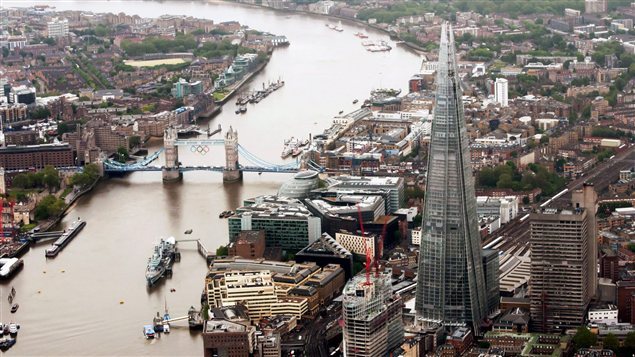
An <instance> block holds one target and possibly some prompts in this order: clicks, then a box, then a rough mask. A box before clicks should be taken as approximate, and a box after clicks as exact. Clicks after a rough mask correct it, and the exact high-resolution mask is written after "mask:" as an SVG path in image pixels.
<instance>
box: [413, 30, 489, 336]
mask: <svg viewBox="0 0 635 357" xmlns="http://www.w3.org/2000/svg"><path fill="white" fill-rule="evenodd" d="M436 85H437V88H436V101H435V108H434V119H433V120H434V121H433V122H432V134H431V138H430V147H429V150H428V176H427V183H426V195H425V208H424V213H423V226H422V236H421V249H420V255H419V273H418V276H417V296H416V305H415V309H416V311H417V317H418V318H419V319H422V320H423V321H424V322H428V323H438V324H443V325H445V326H458V325H463V324H468V325H472V326H473V328H474V330H475V331H474V332H475V333H476V334H479V324H480V322H481V321H482V320H483V318H484V317H485V316H486V309H487V307H486V300H485V299H486V294H485V291H486V287H485V281H484V276H483V267H482V262H481V259H482V258H481V256H482V254H481V240H480V235H479V231H478V222H477V216H476V197H475V195H474V176H473V175H472V168H471V165H470V149H469V146H468V137H467V129H466V127H465V118H464V113H463V102H462V100H461V96H462V92H461V85H460V82H459V78H458V73H457V66H456V58H455V50H454V34H453V32H452V27H451V26H450V25H449V24H447V23H446V24H444V25H443V27H442V30H441V41H440V49H439V67H438V70H437V80H436Z"/></svg>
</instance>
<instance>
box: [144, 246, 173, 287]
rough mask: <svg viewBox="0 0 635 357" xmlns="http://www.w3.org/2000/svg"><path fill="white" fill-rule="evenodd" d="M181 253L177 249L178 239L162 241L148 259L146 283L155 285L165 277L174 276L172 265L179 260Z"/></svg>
mask: <svg viewBox="0 0 635 357" xmlns="http://www.w3.org/2000/svg"><path fill="white" fill-rule="evenodd" d="M179 258H180V253H179V252H178V251H177V249H176V239H174V237H169V238H167V239H161V241H160V242H159V244H157V245H156V246H154V252H153V253H152V256H151V257H150V259H148V266H147V267H146V281H147V283H148V286H152V285H154V284H155V283H156V282H157V281H159V280H160V279H161V278H162V277H163V276H164V275H168V276H171V275H172V265H173V264H174V262H175V261H176V260H179Z"/></svg>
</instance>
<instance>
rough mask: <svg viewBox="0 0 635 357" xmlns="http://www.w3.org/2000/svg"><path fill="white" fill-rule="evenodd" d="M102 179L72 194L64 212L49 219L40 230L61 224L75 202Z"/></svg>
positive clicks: (46, 229)
mask: <svg viewBox="0 0 635 357" xmlns="http://www.w3.org/2000/svg"><path fill="white" fill-rule="evenodd" d="M100 181H101V178H99V179H97V180H95V181H93V183H92V184H91V185H90V186H88V187H86V188H84V189H82V190H80V191H79V192H77V193H75V194H74V195H73V196H71V198H70V199H69V200H68V202H67V203H66V205H65V206H64V209H63V210H62V212H61V213H60V214H58V215H57V216H55V217H54V218H53V219H49V220H48V221H47V222H46V223H45V225H43V226H40V231H42V232H46V231H48V230H49V229H51V228H53V227H54V226H56V225H57V224H59V223H60V222H61V221H62V218H64V216H66V214H67V213H68V212H69V211H70V209H71V207H72V206H73V204H74V203H75V202H77V200H78V199H79V198H80V197H82V196H84V195H85V194H87V193H89V192H90V191H92V190H93V189H94V188H95V187H96V186H97V184H98V183H99V182H100Z"/></svg>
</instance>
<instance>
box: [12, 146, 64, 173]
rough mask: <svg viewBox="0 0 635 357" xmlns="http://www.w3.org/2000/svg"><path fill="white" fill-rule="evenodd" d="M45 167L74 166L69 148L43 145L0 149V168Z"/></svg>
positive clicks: (23, 168) (24, 168)
mask: <svg viewBox="0 0 635 357" xmlns="http://www.w3.org/2000/svg"><path fill="white" fill-rule="evenodd" d="M47 165H51V166H55V167H67V166H74V165H75V158H74V156H73V149H72V148H71V146H70V145H68V144H45V145H30V146H10V147H3V148H0V167H3V168H4V169H5V170H29V169H43V168H44V167H45V166H47Z"/></svg>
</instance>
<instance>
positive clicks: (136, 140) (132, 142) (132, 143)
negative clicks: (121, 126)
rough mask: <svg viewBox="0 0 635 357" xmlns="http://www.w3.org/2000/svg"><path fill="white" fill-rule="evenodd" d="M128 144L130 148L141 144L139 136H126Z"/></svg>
mask: <svg viewBox="0 0 635 357" xmlns="http://www.w3.org/2000/svg"><path fill="white" fill-rule="evenodd" d="M128 144H129V145H130V147H131V148H134V147H137V146H139V145H141V137H139V136H137V135H134V136H131V137H130V138H128Z"/></svg>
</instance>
